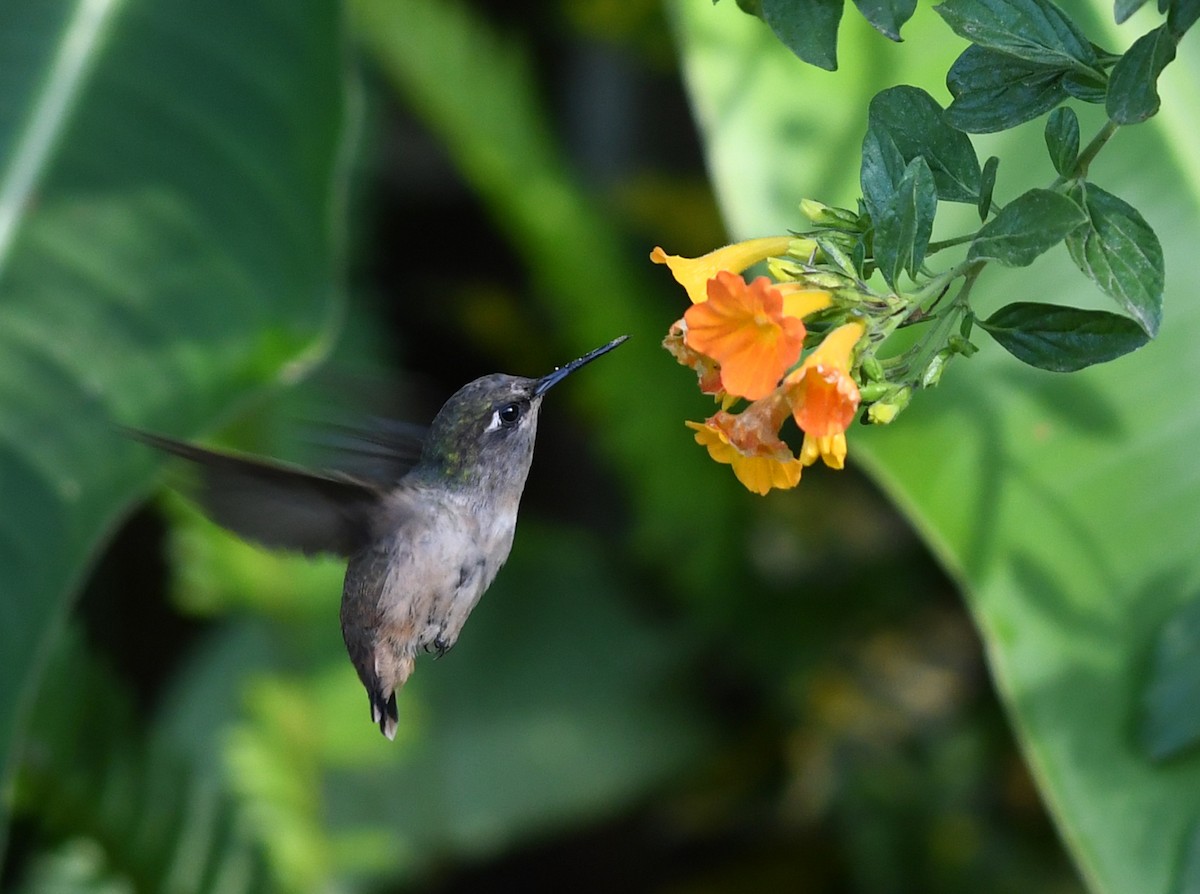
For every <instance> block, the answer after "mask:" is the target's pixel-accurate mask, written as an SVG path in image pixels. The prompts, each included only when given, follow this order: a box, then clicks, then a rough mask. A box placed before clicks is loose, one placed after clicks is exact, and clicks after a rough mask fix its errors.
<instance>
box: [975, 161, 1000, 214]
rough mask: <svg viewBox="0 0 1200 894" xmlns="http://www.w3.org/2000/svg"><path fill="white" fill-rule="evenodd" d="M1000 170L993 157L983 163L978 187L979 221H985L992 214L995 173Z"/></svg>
mask: <svg viewBox="0 0 1200 894" xmlns="http://www.w3.org/2000/svg"><path fill="white" fill-rule="evenodd" d="M999 169H1000V159H999V158H997V157H996V156H995V155H992V156H990V157H989V158H988V160H987V161H985V162H984V163H983V174H982V175H981V176H980V185H979V205H978V206H977V207H978V208H979V219H980V220H987V219H988V215H989V214H991V213H992V192H993V191H994V190H995V188H996V171H998V170H999Z"/></svg>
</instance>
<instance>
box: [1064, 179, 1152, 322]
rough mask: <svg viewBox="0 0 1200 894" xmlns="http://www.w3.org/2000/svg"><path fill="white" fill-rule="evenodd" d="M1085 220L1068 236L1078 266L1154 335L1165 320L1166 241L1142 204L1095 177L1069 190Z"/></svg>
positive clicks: (1068, 245)
mask: <svg viewBox="0 0 1200 894" xmlns="http://www.w3.org/2000/svg"><path fill="white" fill-rule="evenodd" d="M1071 195H1072V196H1073V197H1074V198H1075V201H1076V202H1078V203H1079V205H1080V206H1081V207H1082V208H1083V210H1084V212H1085V214H1086V215H1087V226H1085V227H1083V228H1082V229H1080V230H1077V231H1075V232H1074V233H1072V234H1071V235H1070V236H1069V237H1068V238H1067V250H1068V251H1069V252H1070V253H1071V259H1072V260H1073V261H1075V264H1076V266H1078V267H1079V269H1080V270H1082V271H1083V272H1084V273H1085V274H1086V275H1087V276H1088V278H1090V279H1091V280H1092V281H1093V282H1094V283H1096V285H1097V286H1099V287H1100V290H1101V291H1102V292H1104V294H1106V295H1108V296H1109V297H1110V298H1112V299H1113V300H1115V301H1116V302H1117V304H1118V305H1120V307H1121V308H1122V309H1123V310H1124V311H1125V312H1126V313H1128V314H1129V315H1130V316H1131V317H1133V318H1134V319H1135V320H1137V321H1138V322H1139V323H1140V324H1141V326H1142V328H1143V329H1144V330H1145V331H1146V333H1147V334H1148V335H1150V336H1151V337H1153V336H1155V335H1157V334H1158V327H1159V324H1160V323H1161V322H1162V297H1163V284H1164V281H1165V279H1166V274H1165V271H1164V269H1163V253H1162V246H1161V245H1160V244H1159V241H1158V236H1157V235H1155V233H1154V230H1153V229H1151V227H1150V225H1149V224H1148V223H1146V221H1145V219H1144V218H1143V217H1142V215H1141V214H1140V213H1138V210H1137V209H1136V208H1134V207H1133V206H1132V205H1130V204H1129V203H1128V202H1125V201H1124V200H1123V199H1119V198H1117V197H1116V196H1114V195H1113V194H1112V193H1109V192H1106V191H1105V190H1103V189H1101V188H1100V187H1098V186H1096V185H1095V184H1094V183H1086V184H1078V185H1076V186H1075V188H1074V189H1072V191H1071Z"/></svg>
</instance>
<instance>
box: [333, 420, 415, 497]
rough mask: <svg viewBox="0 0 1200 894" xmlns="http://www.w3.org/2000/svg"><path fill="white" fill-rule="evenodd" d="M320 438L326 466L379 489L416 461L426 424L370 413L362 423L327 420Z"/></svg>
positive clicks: (401, 476)
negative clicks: (364, 422)
mask: <svg viewBox="0 0 1200 894" xmlns="http://www.w3.org/2000/svg"><path fill="white" fill-rule="evenodd" d="M326 429H327V431H328V432H329V433H327V434H325V435H324V436H323V437H321V438H320V439H319V442H318V443H320V444H321V446H322V447H323V448H324V450H325V452H326V453H327V454H328V456H327V457H325V456H322V460H327V464H328V467H329V468H331V469H336V470H337V471H338V472H342V473H345V474H346V475H348V476H349V477H350V478H353V479H355V480H356V481H363V482H368V483H370V484H372V485H375V486H376V487H378V488H380V489H382V490H388V489H390V488H392V487H395V486H396V484H397V483H398V482H399V481H400V479H401V478H403V477H404V476H405V475H406V474H408V472H409V471H410V470H411V469H412V467H413V466H415V465H416V464H417V461H418V460H419V459H420V458H421V450H422V448H423V447H424V446H425V438H426V436H427V435H428V434H429V427H428V426H425V425H415V424H413V423H409V422H399V421H397V420H394V419H383V418H380V417H370V418H369V419H368V420H367V423H366V424H365V425H346V424H337V423H334V424H330V425H327V426H326ZM322 465H326V462H322Z"/></svg>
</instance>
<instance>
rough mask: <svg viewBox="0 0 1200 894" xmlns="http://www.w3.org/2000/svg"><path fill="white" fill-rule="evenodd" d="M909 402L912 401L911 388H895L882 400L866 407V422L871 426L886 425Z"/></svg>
mask: <svg viewBox="0 0 1200 894" xmlns="http://www.w3.org/2000/svg"><path fill="white" fill-rule="evenodd" d="M910 400H912V389H911V388H909V387H908V386H907V385H906V386H904V387H902V388H897V389H896V390H895V391H893V392H892V393H891V394H890V395H888V396H887V397H885V398H884V399H883V400H880V401H877V402H875V403H873V404H871V406H869V407H867V421H868V422H870V423H871V424H872V425H887V424H888V423H889V422H891V421H892V420H894V419H895V418H896V417H897V416H899V415H900V412H901V411H902V410H903V409H904V408H905V407H907V406H908V402H909V401H910Z"/></svg>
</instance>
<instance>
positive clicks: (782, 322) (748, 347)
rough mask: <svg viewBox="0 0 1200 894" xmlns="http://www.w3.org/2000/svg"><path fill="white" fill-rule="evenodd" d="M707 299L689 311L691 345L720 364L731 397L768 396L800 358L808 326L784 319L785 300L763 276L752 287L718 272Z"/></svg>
mask: <svg viewBox="0 0 1200 894" xmlns="http://www.w3.org/2000/svg"><path fill="white" fill-rule="evenodd" d="M708 299H709V300H708V301H706V302H705V303H703V304H696V305H693V306H692V307H690V308H688V310H687V312H686V313H685V314H684V315H683V316H684V321H685V322H686V323H687V336H686V339H685V340H686V343H687V345H688V347H690V348H692V349H693V350H696V351H699V352H700V353H702V354H705V355H707V356H709V357H711V358H712V359H713V360H715V361H717V362H718V363H719V364H720V365H721V383H722V385H723V386H724V388H725V390H726V391H728V392H729V393H730V394H736V395H738V396H740V397H745V398H747V399H749V400H757V399H758V398H760V397H765V396H766V395H768V394H770V393H771V391H773V390H774V389H775V386H776V385H777V384H778V383H779V379H780V377H781V376H783V374H784V373H785V372H787V370H788V368H789V367H791V366H792V365H793V364H794V363H795V362H796V361H797V360H798V359H799V358H800V352H801V350H802V349H803V347H804V334H805V329H804V324H803V322H801V321H800V320H799V319H796V318H794V317H785V316H783V310H782V308H783V297H782V296H781V295H780V294H779V292H778V291H777V290H775V289H774V288H773V287H772V286H771V282H770V280H768V279H767V278H766V277H765V276H760V277H759V278H758V279H756V280H754V282H753V283H751V284H750V285H747V284H746V281H745V280H743V279H742V278H741V277H740V276H737V275H735V274H732V273H728V272H725V271H721V272H719V273H718V274H717V275H716V276H715V277H713V278H712V279H711V280H709V282H708Z"/></svg>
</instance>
